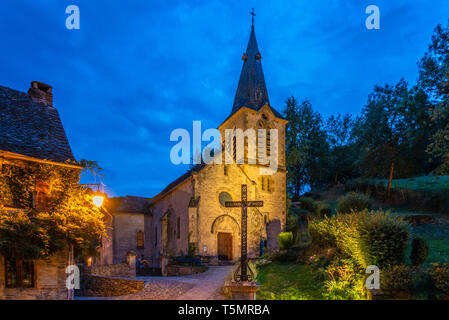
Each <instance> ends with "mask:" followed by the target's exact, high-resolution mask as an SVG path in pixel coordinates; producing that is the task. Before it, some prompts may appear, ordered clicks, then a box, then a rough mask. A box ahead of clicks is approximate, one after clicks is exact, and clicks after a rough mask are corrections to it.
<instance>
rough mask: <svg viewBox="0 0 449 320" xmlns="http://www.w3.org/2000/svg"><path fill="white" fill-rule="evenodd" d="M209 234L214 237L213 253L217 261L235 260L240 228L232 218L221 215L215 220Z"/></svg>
mask: <svg viewBox="0 0 449 320" xmlns="http://www.w3.org/2000/svg"><path fill="white" fill-rule="evenodd" d="M211 234H212V235H213V236H214V237H215V240H214V241H216V251H215V252H216V255H217V257H218V259H219V260H233V259H234V258H236V253H237V252H236V251H235V247H236V246H237V242H238V241H239V235H240V226H239V224H238V222H237V220H236V219H235V218H234V217H232V216H230V215H227V214H223V215H220V216H218V217H217V218H215V220H214V222H213V223H212V227H211Z"/></svg>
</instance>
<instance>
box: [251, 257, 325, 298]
mask: <svg viewBox="0 0 449 320" xmlns="http://www.w3.org/2000/svg"><path fill="white" fill-rule="evenodd" d="M257 282H258V283H260V284H261V285H262V287H261V288H260V290H259V291H258V292H257V299H258V300H322V299H323V293H324V292H325V289H324V287H323V283H322V282H321V281H319V280H316V279H315V276H314V274H313V272H312V270H311V268H310V266H308V265H302V264H297V263H281V262H273V263H270V264H268V265H265V266H261V267H260V268H259V273H258V276H257Z"/></svg>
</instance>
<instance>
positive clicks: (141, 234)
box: [137, 231, 144, 249]
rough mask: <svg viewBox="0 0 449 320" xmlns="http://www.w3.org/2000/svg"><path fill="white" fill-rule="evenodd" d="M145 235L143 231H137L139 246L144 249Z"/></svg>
mask: <svg viewBox="0 0 449 320" xmlns="http://www.w3.org/2000/svg"><path fill="white" fill-rule="evenodd" d="M143 239H144V235H143V232H142V231H139V232H137V248H139V249H143Z"/></svg>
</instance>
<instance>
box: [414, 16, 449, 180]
mask: <svg viewBox="0 0 449 320" xmlns="http://www.w3.org/2000/svg"><path fill="white" fill-rule="evenodd" d="M418 85H419V86H420V88H421V89H422V90H423V91H424V92H425V93H426V94H427V95H428V96H429V100H430V103H431V107H432V108H431V125H432V141H431V143H430V144H429V146H428V148H427V151H428V152H429V154H430V155H431V156H433V157H435V158H436V166H437V168H436V172H437V173H441V174H448V173H449V20H448V24H447V26H446V27H443V26H442V25H440V24H439V25H437V27H436V28H435V30H434V33H433V35H432V40H431V43H430V45H429V48H428V50H427V52H426V53H425V55H424V57H423V58H422V59H421V61H420V62H419V79H418Z"/></svg>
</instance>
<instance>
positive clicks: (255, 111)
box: [101, 26, 287, 264]
mask: <svg viewBox="0 0 449 320" xmlns="http://www.w3.org/2000/svg"><path fill="white" fill-rule="evenodd" d="M242 59H243V67H242V71H241V75H240V80H239V83H238V88H237V92H236V95H235V100H234V104H233V106H232V110H231V113H230V115H229V116H228V117H227V119H225V121H224V122H223V123H222V124H221V125H220V126H219V127H218V130H219V131H220V133H221V137H225V130H226V129H234V130H235V129H242V130H243V131H245V130H246V129H254V130H256V132H257V129H267V130H269V129H277V133H278V139H277V140H278V147H277V156H278V159H277V162H278V169H277V171H276V172H275V173H274V174H270V175H261V173H260V169H261V168H262V167H263V165H262V164H260V162H257V161H256V164H248V161H245V162H244V163H243V164H237V163H235V162H233V163H232V164H226V163H225V162H224V163H223V164H214V163H211V164H199V165H196V166H195V167H193V168H192V169H191V170H189V171H188V172H187V173H185V174H184V175H182V176H181V177H179V178H178V179H176V180H175V181H174V182H172V183H170V184H169V185H168V186H167V187H166V188H165V189H164V190H162V191H161V192H160V193H159V194H158V195H156V196H155V197H154V198H151V199H144V198H141V200H137V199H132V198H125V199H121V200H120V201H121V203H122V204H121V205H120V206H119V207H118V209H117V210H115V211H116V212H112V219H113V221H112V222H111V226H112V228H111V230H112V234H111V237H109V238H108V237H105V239H110V240H109V242H108V243H109V244H106V243H103V250H102V256H104V257H108V258H107V259H106V258H105V259H103V258H102V259H101V260H102V263H106V264H109V263H118V262H121V261H123V260H124V259H125V253H126V252H127V251H134V252H136V253H137V256H138V257H142V258H145V259H150V260H154V259H159V258H160V257H161V256H165V257H168V256H181V255H186V254H189V253H190V254H191V255H192V254H195V255H199V256H201V257H203V258H205V260H206V261H209V262H210V263H213V261H215V262H217V261H218V260H230V261H235V260H237V259H239V258H240V248H241V208H227V207H226V206H225V203H226V202H227V201H239V200H240V199H241V186H242V185H243V184H246V185H247V197H248V201H263V206H262V207H257V208H256V207H254V208H248V215H247V217H248V220H247V221H248V224H247V234H248V237H247V244H248V256H249V257H256V256H259V255H260V253H261V252H262V250H261V248H262V247H265V250H269V251H271V250H276V249H277V243H278V242H277V235H278V234H279V233H280V232H281V231H282V230H284V229H285V224H286V173H287V172H286V169H285V127H286V124H287V121H286V120H285V119H283V117H282V116H281V115H280V114H279V113H278V112H277V111H276V110H275V109H273V108H272V107H271V105H270V102H269V99H268V91H267V88H266V84H265V79H264V75H263V70H262V64H261V54H260V52H259V49H258V45H257V41H256V35H255V32H254V26H252V27H251V34H250V38H249V42H248V46H247V49H246V52H245V53H244V54H243V58H242ZM222 139H223V138H222ZM267 140H268V138H267ZM222 143H223V145H224V141H222ZM257 147H258V148H267V150H266V152H267V154H268V153H270V143H269V142H268V141H267V143H266V144H264V145H263V144H262V143H261V142H260V141H258V145H257ZM234 148H235V142H234ZM247 149H248V148H247V145H245V150H246V151H247ZM245 157H247V152H245ZM246 160H247V159H246ZM130 204H133V206H132V208H133V210H130V209H129V207H130ZM136 205H137V206H136ZM136 208H138V209H137V210H136ZM124 217H127V218H125V219H126V221H128V220H130V221H128V222H126V223H123V219H124ZM131 218H132V219H131ZM131 220H132V221H131ZM120 221H122V222H120ZM125 234H126V235H127V236H125V237H124V236H123V235H125ZM113 235H115V237H114V236H113ZM117 235H122V236H121V238H120V239H119V237H118V236H117Z"/></svg>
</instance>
